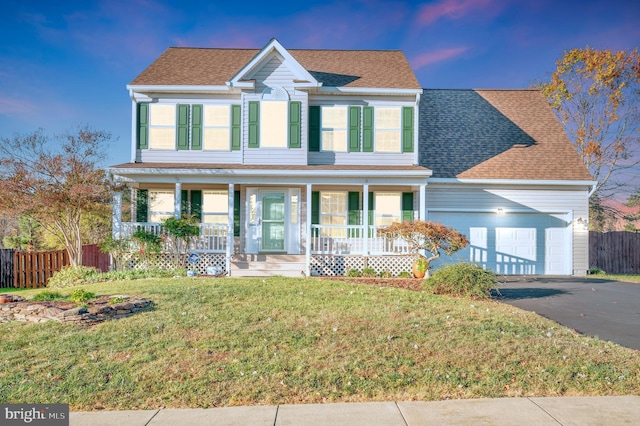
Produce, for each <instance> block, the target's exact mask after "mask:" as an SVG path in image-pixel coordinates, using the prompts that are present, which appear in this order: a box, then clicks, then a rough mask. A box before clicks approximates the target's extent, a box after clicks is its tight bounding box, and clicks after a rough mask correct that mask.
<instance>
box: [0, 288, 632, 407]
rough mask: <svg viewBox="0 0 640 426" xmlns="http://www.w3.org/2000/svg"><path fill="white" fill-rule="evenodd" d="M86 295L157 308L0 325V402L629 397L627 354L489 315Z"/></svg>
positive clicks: (372, 301)
mask: <svg viewBox="0 0 640 426" xmlns="http://www.w3.org/2000/svg"><path fill="white" fill-rule="evenodd" d="M85 288H87V289H89V290H90V291H92V292H94V293H97V294H129V295H139V296H142V297H147V298H150V299H151V300H153V301H154V303H155V309H153V310H151V311H147V312H143V313H139V314H136V315H134V316H132V317H129V318H124V319H120V320H115V321H109V322H106V323H103V324H100V325H97V326H94V327H92V328H80V327H78V326H72V325H64V324H58V323H51V322H49V323H45V324H30V323H6V324H0V333H2V336H3V337H2V343H1V344H0V401H2V402H7V403H27V402H28V403H69V404H70V405H71V408H72V409H74V410H91V409H103V408H104V409H134V408H158V407H214V406H230V405H255V404H284V403H288V404H291V403H317V402H324V401H326V402H336V401H343V402H344V401H393V400H441V399H448V398H483V397H505V396H558V395H640V351H634V350H631V349H626V348H623V347H621V346H618V345H616V344H613V343H608V342H604V341H600V340H597V339H592V338H587V337H583V336H579V335H577V334H576V333H575V332H573V331H571V330H568V329H566V328H564V327H562V326H559V325H558V324H556V323H554V322H552V321H549V320H546V319H544V318H541V317H539V316H537V315H535V314H533V313H529V312H526V311H523V310H519V309H517V308H514V307H511V306H508V305H503V304H500V303H498V302H493V301H490V302H479V301H474V300H470V299H463V298H450V297H446V296H433V295H429V294H426V293H423V292H416V291H409V290H403V289H397V288H387V287H377V286H373V285H367V284H351V283H346V282H340V281H329V280H326V281H323V280H317V279H306V280H305V279H285V278H279V277H274V278H267V279H262V278H257V279H239V278H234V279H229V278H227V279H224V278H219V279H200V278H198V279H193V278H179V279H148V280H138V281H122V282H111V283H104V284H94V285H91V286H86V287H85ZM69 291H70V290H68V289H67V290H63V291H61V292H62V293H65V292H67V293H68V292H69ZM28 293H32V291H29V292H25V293H21V294H23V295H24V294H28Z"/></svg>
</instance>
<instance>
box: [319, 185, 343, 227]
mask: <svg viewBox="0 0 640 426" xmlns="http://www.w3.org/2000/svg"><path fill="white" fill-rule="evenodd" d="M320 224H321V225H330V226H345V225H346V224H347V193H346V192H324V191H323V192H321V193H320ZM322 234H323V236H325V237H332V238H344V237H346V230H345V229H344V228H342V229H324V230H323V231H322Z"/></svg>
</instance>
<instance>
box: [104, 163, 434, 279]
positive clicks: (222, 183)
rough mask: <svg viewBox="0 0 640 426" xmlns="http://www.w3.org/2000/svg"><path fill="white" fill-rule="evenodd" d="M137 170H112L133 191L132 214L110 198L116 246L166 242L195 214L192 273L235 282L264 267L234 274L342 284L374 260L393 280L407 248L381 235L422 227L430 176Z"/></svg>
mask: <svg viewBox="0 0 640 426" xmlns="http://www.w3.org/2000/svg"><path fill="white" fill-rule="evenodd" d="M138 166H139V168H138V169H135V168H133V167H131V168H126V169H125V170H122V169H118V170H114V169H112V170H110V171H111V173H112V176H113V178H114V179H115V180H117V181H119V182H126V183H127V186H128V188H129V189H128V191H130V193H129V194H130V196H129V199H130V206H129V209H126V210H127V211H124V210H123V208H122V202H123V193H122V192H119V193H115V195H114V204H113V205H114V211H113V234H114V238H116V239H117V238H127V237H130V236H132V235H133V233H134V232H135V231H136V230H138V229H144V230H146V231H148V232H151V233H154V234H156V235H162V234H163V230H162V225H161V223H162V220H163V219H164V218H166V217H170V216H174V217H180V216H181V215H183V214H192V215H194V216H196V217H197V218H198V219H199V220H200V223H199V225H198V226H199V228H200V235H199V237H197V238H194V239H193V241H192V242H191V244H190V246H189V253H197V254H199V258H200V259H201V262H200V263H201V264H198V265H193V266H194V267H196V269H197V270H198V272H200V273H205V272H204V271H206V270H207V267H208V266H211V265H215V266H218V267H220V269H222V270H223V271H224V273H226V274H227V275H234V276H238V275H244V274H243V269H245V270H249V269H251V268H252V267H256V268H257V266H259V265H256V264H251V265H248V266H247V265H246V264H245V266H244V267H243V268H238V267H236V268H234V263H235V264H236V266H237V263H238V262H248V260H247V259H252V260H251V262H260V261H261V259H262V261H264V262H272V263H273V262H276V263H278V262H282V263H289V264H290V266H291V268H293V269H292V270H288V269H287V268H286V267H285V266H286V265H284V266H283V265H274V267H273V268H271V270H272V271H273V272H274V274H278V275H294V276H300V275H306V276H311V275H341V274H343V273H346V272H347V271H348V269H351V267H352V266H350V265H354V266H353V268H355V269H362V267H367V266H368V265H370V264H371V262H369V260H371V259H384V262H383V265H382V266H381V267H380V268H381V270H389V264H390V263H393V262H395V260H393V259H396V260H397V261H398V262H400V263H401V264H403V265H404V264H405V263H407V262H406V261H402V260H401V258H406V257H408V255H409V254H410V253H409V250H408V247H407V246H406V244H405V243H404V242H403V241H401V240H390V239H387V238H385V237H384V236H382V235H380V233H379V229H380V228H381V227H384V226H386V225H388V224H390V223H392V222H394V221H402V220H414V219H424V215H425V211H426V209H425V192H426V185H427V179H428V177H429V176H430V174H431V172H430V170H428V169H425V168H422V167H415V166H409V167H406V166H405V167H402V166H400V167H383V166H377V167H375V166H369V167H356V166H352V167H348V166H340V167H336V166H300V167H299V168H293V169H282V168H280V169H278V168H275V167H267V166H265V167H264V168H260V167H256V166H252V167H251V168H248V167H247V168H243V167H239V166H237V167H239V168H228V167H226V168H223V169H219V168H213V167H212V166H206V167H203V168H197V169H191V168H189V169H186V168H170V167H167V166H164V165H163V166H164V167H163V170H158V169H156V168H154V169H153V170H154V172H155V173H153V174H152V173H150V171H151V170H150V169H149V168H148V166H147V167H143V165H141V164H140V165H138ZM301 181H305V183H302V184H301V183H298V182H301ZM373 263H375V261H374V262H373ZM361 265H363V266H362V267H360V266H361ZM403 268H405V266H403ZM258 269H260V268H258ZM395 269H397V268H395ZM406 269H408V267H406ZM245 272H247V271H245Z"/></svg>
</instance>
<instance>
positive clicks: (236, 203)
mask: <svg viewBox="0 0 640 426" xmlns="http://www.w3.org/2000/svg"><path fill="white" fill-rule="evenodd" d="M233 236H234V237H239V236H240V191H233Z"/></svg>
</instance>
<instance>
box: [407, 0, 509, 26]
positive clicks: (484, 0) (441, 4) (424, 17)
mask: <svg viewBox="0 0 640 426" xmlns="http://www.w3.org/2000/svg"><path fill="white" fill-rule="evenodd" d="M501 9H502V4H501V3H500V2H499V1H496V0H440V1H438V2H436V3H429V4H425V5H424V6H422V7H421V8H420V10H418V13H417V18H416V21H417V23H418V24H419V25H421V26H427V25H430V24H433V23H434V22H436V21H437V20H439V19H441V18H445V19H460V18H463V17H465V16H467V15H469V14H471V13H474V12H476V11H479V10H481V11H490V12H491V15H493V14H495V13H496V12H497V11H499V10H501Z"/></svg>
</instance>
